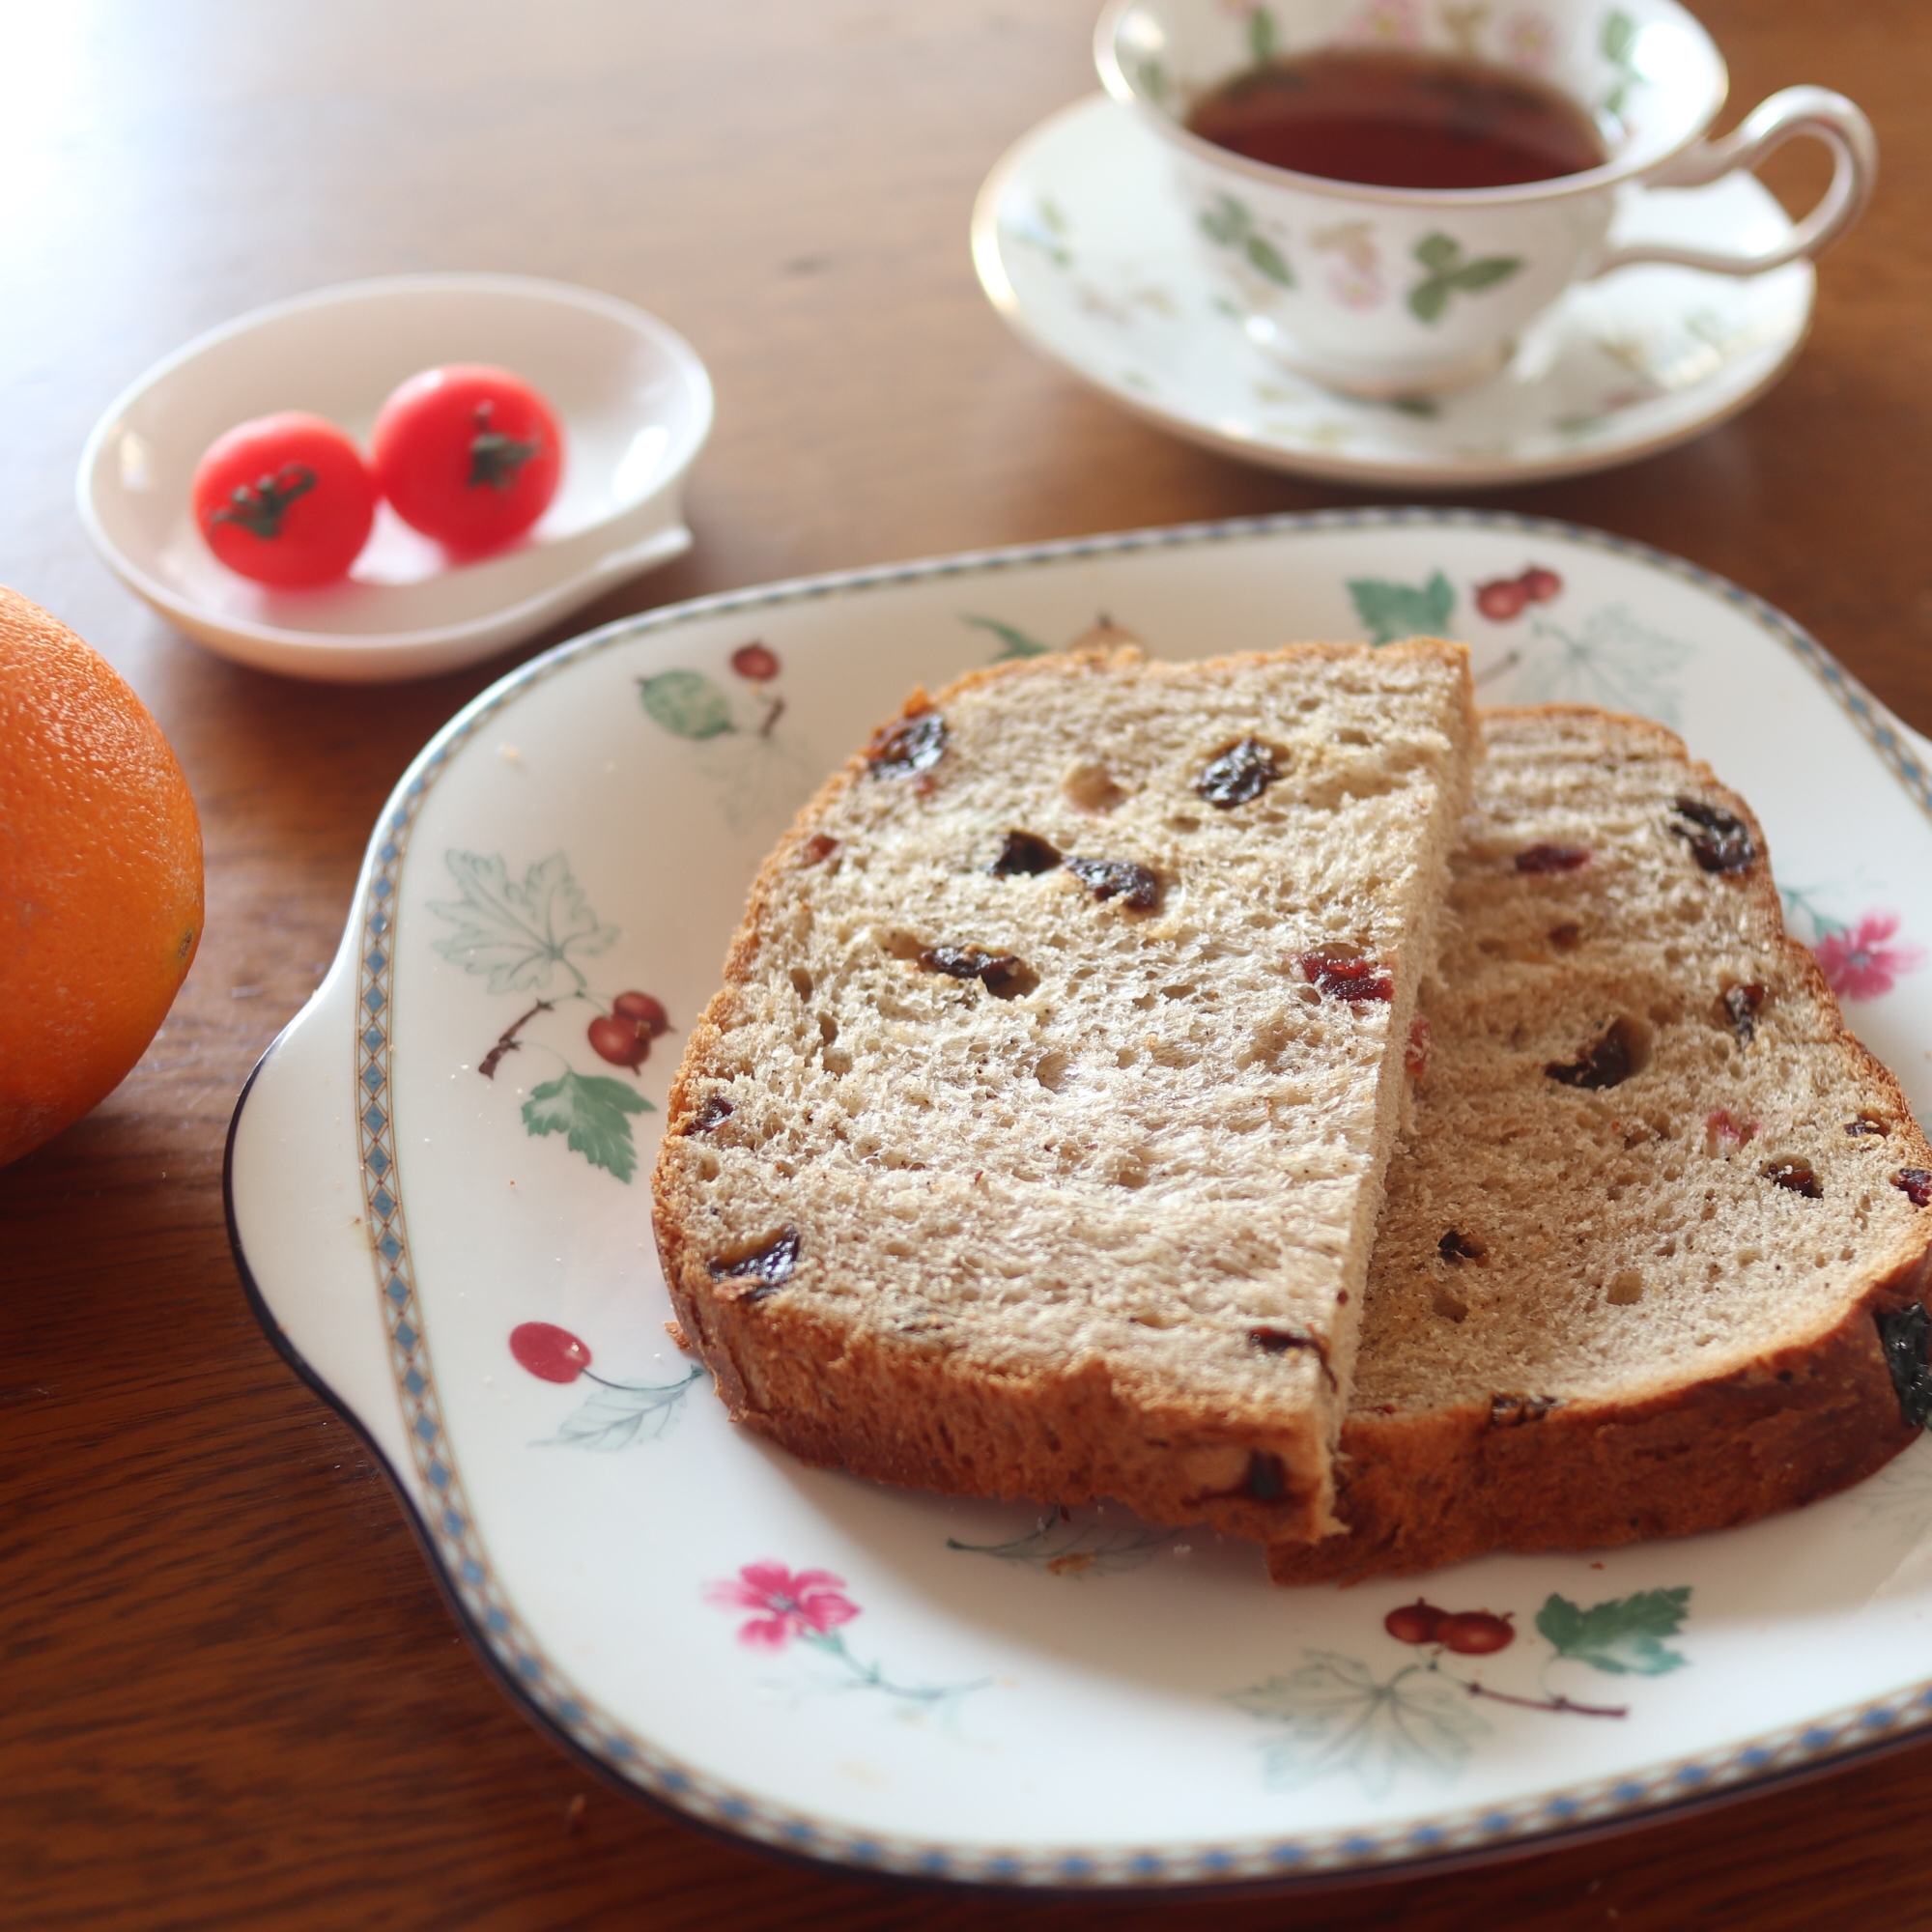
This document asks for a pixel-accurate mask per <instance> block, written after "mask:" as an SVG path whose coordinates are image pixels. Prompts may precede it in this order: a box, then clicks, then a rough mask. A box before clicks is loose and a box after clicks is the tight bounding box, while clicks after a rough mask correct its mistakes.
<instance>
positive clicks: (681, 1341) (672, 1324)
mask: <svg viewBox="0 0 1932 1932" xmlns="http://www.w3.org/2000/svg"><path fill="white" fill-rule="evenodd" d="M665 1333H666V1334H667V1335H668V1336H669V1337H670V1339H671V1340H672V1341H673V1342H674V1343H676V1344H677V1346H678V1347H679V1348H680V1349H682V1350H684V1351H685V1353H686V1354H689V1353H690V1352H691V1337H690V1336H689V1335H687V1334H686V1333H685V1332H684V1329H683V1327H682V1326H681V1325H680V1324H679V1323H678V1322H676V1321H667V1322H666V1323H665Z"/></svg>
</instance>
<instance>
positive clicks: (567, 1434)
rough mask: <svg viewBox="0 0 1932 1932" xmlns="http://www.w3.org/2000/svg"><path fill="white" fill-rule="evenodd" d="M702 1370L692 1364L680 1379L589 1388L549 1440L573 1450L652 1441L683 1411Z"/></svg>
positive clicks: (610, 1384)
mask: <svg viewBox="0 0 1932 1932" xmlns="http://www.w3.org/2000/svg"><path fill="white" fill-rule="evenodd" d="M703 1373H704V1371H703V1370H702V1369H700V1368H697V1367H696V1366H695V1365H694V1366H693V1367H692V1368H691V1369H690V1370H688V1371H687V1372H686V1374H685V1377H684V1379H683V1380H682V1381H675V1382H607V1383H605V1384H604V1386H603V1387H601V1388H597V1389H593V1390H592V1391H591V1393H590V1395H589V1397H588V1398H587V1400H586V1401H585V1402H584V1403H583V1405H582V1406H581V1407H580V1408H578V1409H577V1410H576V1411H575V1412H574V1413H573V1414H570V1415H566V1416H565V1417H564V1418H563V1421H562V1422H561V1423H560V1424H559V1425H558V1427H557V1432H556V1434H555V1435H553V1436H552V1437H551V1438H550V1439H551V1440H552V1441H553V1442H559V1443H564V1444H567V1445H568V1446H570V1447H572V1448H576V1449H628V1448H630V1447H631V1446H632V1444H633V1443H637V1442H655V1441H656V1440H657V1439H658V1437H659V1436H661V1435H664V1434H665V1432H666V1431H667V1430H668V1429H669V1427H670V1426H671V1424H672V1423H673V1422H675V1421H676V1420H677V1418H678V1417H679V1415H681V1414H682V1413H683V1411H684V1398H685V1397H686V1395H687V1394H689V1393H690V1390H691V1385H692V1383H693V1382H695V1381H696V1379H697V1378H698V1377H699V1376H701V1375H702V1374H703Z"/></svg>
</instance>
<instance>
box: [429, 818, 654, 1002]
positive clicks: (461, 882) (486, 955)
mask: <svg viewBox="0 0 1932 1932" xmlns="http://www.w3.org/2000/svg"><path fill="white" fill-rule="evenodd" d="M444 858H445V861H446V863H447V864H448V867H449V869H450V872H451V875H452V876H453V877H454V878H455V880H456V883H457V886H458V887H459V888H460V890H461V891H462V894H463V896H462V897H461V898H460V899H432V900H431V901H430V908H429V909H430V911H431V912H433V913H435V914H436V916H437V917H438V918H439V919H447V920H453V921H455V923H456V930H455V931H454V932H453V933H450V934H449V935H448V936H447V937H446V938H443V939H439V940H436V941H434V942H432V943H433V946H434V949H435V951H437V952H440V953H441V954H442V956H443V957H444V958H445V959H452V960H454V961H455V962H456V964H457V965H459V966H461V967H462V968H463V969H464V971H465V972H468V973H487V974H488V975H489V976H490V990H491V991H492V992H493V993H521V992H527V991H531V990H534V991H536V992H544V991H546V990H548V988H549V986H550V982H551V975H552V972H553V971H554V968H556V967H558V966H561V967H562V968H563V969H564V970H565V971H566V972H567V973H569V974H570V975H571V976H572V977H573V978H574V979H575V980H576V981H577V984H578V986H579V988H580V989H581V988H582V985H583V983H584V980H583V975H582V973H580V972H579V971H578V970H577V968H576V966H575V965H574V964H572V962H571V956H570V955H571V954H572V953H580V954H581V953H590V952H603V950H604V949H605V948H606V947H607V946H609V945H610V944H611V941H612V940H614V939H615V938H616V937H617V928H616V927H615V926H614V925H600V924H599V923H598V920H597V915H596V914H595V913H593V912H592V911H591V910H590V908H589V906H588V905H586V904H585V903H584V899H583V893H582V888H581V887H580V886H579V885H578V883H577V881H576V880H575V879H573V878H572V877H571V876H570V865H569V862H568V861H567V860H566V859H565V858H564V856H563V854H562V853H561V852H553V853H552V854H551V856H550V857H549V858H548V859H546V860H544V861H543V862H542V863H541V864H540V865H535V866H532V867H530V868H529V870H528V871H526V873H525V874H524V878H523V883H522V884H521V885H519V884H518V883H517V882H516V881H514V880H513V879H512V878H511V877H510V873H509V868H508V867H506V866H505V865H504V863H503V860H502V856H501V855H500V854H497V855H495V856H493V857H491V858H487V859H486V858H484V857H483V856H482V855H481V854H480V853H477V852H449V853H446V854H444Z"/></svg>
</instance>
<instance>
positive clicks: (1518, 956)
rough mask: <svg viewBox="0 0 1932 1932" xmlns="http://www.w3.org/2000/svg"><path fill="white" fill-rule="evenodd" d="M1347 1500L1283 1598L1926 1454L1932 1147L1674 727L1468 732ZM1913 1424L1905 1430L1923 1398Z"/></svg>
mask: <svg viewBox="0 0 1932 1932" xmlns="http://www.w3.org/2000/svg"><path fill="white" fill-rule="evenodd" d="M1485 735H1486V738H1487V742H1488V757H1487V759H1486V760H1485V762H1484V763H1483V764H1482V765H1481V766H1480V767H1479V768H1478V772H1477V776H1476V794H1475V800H1474V804H1473V806H1472V808H1471V811H1470V817H1469V822H1468V828H1467V831H1466V833H1465V836H1464V839H1463V844H1462V845H1461V847H1460V849H1459V850H1458V852H1457V855H1456V858H1455V861H1454V869H1453V882H1452V885H1451V889H1450V899H1449V914H1448V917H1447V918H1446V919H1445V921H1444V928H1443V933H1442V940H1441V953H1440V968H1439V976H1438V977H1437V978H1436V979H1435V980H1432V981H1431V983H1430V985H1429V986H1428V988H1427V989H1426V991H1425V995H1424V1000H1425V1010H1426V1014H1427V1018H1428V1021H1429V1025H1430V1027H1431V1029H1432V1033H1431V1040H1430V1051H1429V1055H1428V1061H1427V1066H1426V1072H1425V1075H1424V1078H1423V1080H1422V1083H1421V1086H1420V1089H1419V1093H1418V1094H1417V1103H1416V1113H1415V1117H1414V1124H1413V1128H1412V1130H1411V1131H1410V1133H1409V1134H1408V1136H1407V1139H1406V1146H1405V1147H1404V1149H1403V1151H1401V1152H1400V1153H1399V1154H1398V1155H1397V1157H1396V1160H1395V1162H1394V1164H1393V1165H1392V1166H1391V1168H1390V1170H1389V1176H1388V1199H1387V1205H1386V1207H1385V1208H1384V1210H1383V1214H1382V1220H1381V1224H1380V1227H1379V1229H1378V1235H1377V1242H1376V1250H1375V1256H1374V1260H1373V1263H1372V1265H1371V1269H1370V1283H1369V1298H1368V1307H1367V1311H1366V1315H1365V1320H1364V1329H1363V1336H1362V1347H1361V1355H1360V1359H1359V1363H1358V1367H1357V1372H1356V1378H1355V1384H1354V1394H1353V1399H1352V1406H1351V1408H1350V1414H1349V1418H1348V1422H1347V1425H1346V1427H1345V1429H1344V1431H1343V1436H1342V1442H1343V1450H1344V1456H1343V1458H1342V1460H1341V1463H1340V1469H1341V1482H1340V1493H1339V1497H1338V1501H1337V1512H1338V1514H1339V1515H1340V1516H1341V1517H1342V1519H1343V1520H1345V1521H1346V1522H1347V1523H1348V1524H1349V1525H1350V1532H1349V1534H1348V1535H1347V1536H1346V1537H1335V1538H1331V1539H1329V1540H1328V1541H1326V1542H1324V1543H1322V1544H1321V1545H1319V1546H1316V1547H1315V1548H1305V1547H1296V1546H1294V1545H1293V1544H1291V1543H1288V1542H1286V1541H1284V1542H1283V1543H1281V1544H1280V1545H1278V1546H1277V1547H1276V1548H1273V1549H1272V1550H1271V1551H1270V1567H1271V1569H1272V1571H1273V1574H1274V1575H1275V1577H1276V1578H1277V1579H1278V1580H1280V1581H1283V1582H1296V1581H1302V1580H1306V1579H1309V1578H1312V1577H1354V1576H1363V1575H1367V1574H1371V1573H1374V1572H1377V1571H1391V1570H1416V1569H1423V1568H1427V1567H1429V1566H1432V1565H1435V1564H1440V1563H1447V1562H1453V1561H1455V1560H1457V1559H1459V1558H1462V1557H1466V1556H1471V1555H1474V1554H1476V1553H1478V1552H1480V1551H1483V1550H1487V1549H1494V1548H1512V1549H1541V1548H1587V1547H1591V1546H1595V1545H1602V1544H1611V1543H1622V1542H1627V1541H1630V1540H1632V1539H1634V1538H1637V1537H1649V1536H1673V1535H1683V1534H1686V1533H1688V1532H1690V1531H1695V1530H1706V1529H1715V1528H1719V1527H1720V1526H1724V1525H1728V1524H1735V1523H1741V1522H1746V1521H1749V1520H1752V1519H1754V1518H1757V1517H1761V1516H1764V1515H1766V1514H1768V1513H1769V1512H1771V1511H1774V1510H1779V1509H1785V1508H1789V1507H1791V1506H1793V1505H1795V1504H1798V1503H1803V1502H1805V1501H1808V1500H1810V1499H1811V1498H1813V1497H1816V1496H1820V1495H1824V1494H1826V1493H1828V1492H1831V1491H1833V1490H1836V1489H1840V1488H1842V1487H1844V1486H1845V1485H1846V1484H1848V1483H1852V1482H1856V1481H1857V1480H1859V1479H1860V1478H1861V1477H1862V1476H1865V1475H1867V1474H1869V1473H1870V1472H1871V1471H1872V1470H1873V1469H1875V1468H1877V1467H1878V1466H1879V1465H1880V1464H1881V1463H1884V1462H1885V1461H1886V1460H1887V1459H1888V1458H1889V1457H1890V1456H1891V1455H1893V1454H1895V1453H1896V1452H1897V1451H1898V1450H1899V1449H1901V1448H1903V1447H1904V1446H1905V1445H1906V1444H1907V1443H1908V1442H1909V1441H1911V1440H1912V1438H1913V1436H1914V1435H1915V1434H1916V1433H1917V1432H1916V1429H1915V1427H1914V1425H1913V1423H1912V1422H1911V1421H1909V1420H1908V1419H1907V1417H1906V1415H1905V1414H1904V1413H1903V1412H1902V1406H1901V1395H1900V1393H1899V1389H1898V1387H1896V1386H1895V1385H1894V1378H1893V1374H1892V1373H1891V1372H1890V1368H1889V1362H1888V1351H1887V1346H1886V1343H1887V1338H1888V1337H1889V1339H1890V1342H1891V1347H1892V1352H1893V1354H1894V1356H1895V1357H1896V1359H1897V1365H1898V1371H1899V1376H1900V1379H1901V1382H1902V1384H1903V1385H1904V1387H1905V1388H1906V1390H1907V1393H1908V1395H1910V1393H1911V1390H1912V1387H1913V1381H1914V1364H1915V1358H1916V1364H1917V1368H1918V1374H1919V1377H1920V1379H1919V1381H1918V1401H1917V1406H1918V1409H1919V1412H1920V1413H1921V1415H1922V1406H1923V1401H1924V1398H1925V1396H1926V1394H1927V1392H1928V1386H1927V1383H1926V1381H1925V1380H1924V1378H1923V1364H1924V1350H1925V1336H1926V1332H1927V1331H1926V1328H1925V1326H1924V1325H1923V1316H1922V1314H1920V1313H1918V1312H1917V1311H1918V1304H1920V1303H1921V1302H1922V1301H1923V1299H1924V1297H1925V1295H1926V1293H1927V1290H1928V1287H1932V1263H1928V1249H1932V1211H1928V1204H1929V1203H1932V1179H1928V1176H1927V1170H1928V1169H1932V1154H1928V1152H1927V1149H1926V1143H1925V1139H1924V1137H1923V1135H1922V1134H1921V1133H1920V1132H1919V1130H1918V1127H1917V1126H1916V1125H1915V1124H1914V1123H1913V1121H1912V1117H1911V1115H1910V1113H1909V1112H1908V1111H1907V1108H1906V1104H1905V1101H1904V1098H1903V1096H1902V1095H1901V1094H1900V1093H1899V1090H1898V1087H1897V1084H1896V1083H1895V1082H1894V1081H1893V1079H1892V1078H1891V1076H1890V1075H1889V1073H1887V1072H1886V1071H1885V1069H1884V1068H1883V1067H1881V1066H1880V1065H1878V1063H1877V1062H1876V1061H1875V1060H1873V1059H1872V1057H1871V1056H1870V1055H1869V1054H1868V1053H1866V1052H1865V1050H1864V1049H1863V1048H1862V1047H1861V1046H1860V1045H1859V1043H1858V1042H1857V1041H1856V1040H1855V1039H1853V1038H1852V1037H1851V1036H1850V1035H1849V1034H1848V1033H1847V1032H1846V1031H1845V1029H1844V1026H1843V1024H1842V1022H1841V1020H1840V1018H1839V1014H1838V1009H1837V1006H1836V1004H1835V1002H1834V1001H1833V997H1832V994H1831V991H1830V989H1829V988H1828V987H1827V985H1826V984H1825V981H1824V979H1823V977H1822V976H1821V974H1820V973H1819V970H1818V967H1817V964H1816V962H1815V961H1814V960H1813V959H1812V957H1811V955H1810V954H1809V953H1808V952H1805V951H1804V949H1803V948H1802V947H1800V946H1798V945H1796V944H1795V943H1794V942H1792V941H1791V940H1789V939H1787V938H1786V937H1785V935H1784V929H1783V923H1782V920H1781V918H1780V914H1779V907H1778V898H1777V892H1776V887H1775V886H1774V885H1773V883H1772V877H1771V869H1770V866H1769V863H1768V861H1767V858H1766V854H1765V844H1764V838H1763V835H1762V833H1761V832H1760V830H1759V828H1758V826H1757V823H1756V821H1755V820H1754V819H1753V818H1752V816H1751V814H1750V811H1749V810H1748V809H1747V807H1746V806H1745V805H1744V803H1743V802H1742V801H1741V800H1740V799H1738V798H1737V797H1736V796H1735V795H1734V794H1732V793H1730V792H1728V791H1726V790H1724V789H1723V787H1722V786H1720V785H1719V784H1718V783H1717V781H1715V779H1714V778H1713V777H1712V775H1711V773H1710V772H1709V770H1707V769H1706V768H1705V767H1704V766H1702V765H1699V764H1694V763H1692V762H1691V761H1690V759H1689V758H1688V757H1687V756H1686V754H1685V752H1684V748H1683V747H1682V745H1680V744H1679V743H1678V741H1677V740H1676V739H1675V738H1674V737H1672V736H1671V735H1670V734H1669V733H1668V732H1667V731H1664V730H1662V729H1660V728H1659V727H1658V726H1656V725H1647V724H1644V723H1641V722H1639V721H1638V720H1635V719H1631V718H1620V717H1614V716H1610V715H1607V714H1605V713H1602V712H1594V711H1583V710H1560V709H1552V710H1547V711H1527V712H1497V713H1493V714H1491V715H1490V716H1488V717H1487V718H1486V721H1485ZM1907 1406H1913V1405H1912V1404H1910V1403H1908V1404H1907Z"/></svg>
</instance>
